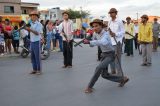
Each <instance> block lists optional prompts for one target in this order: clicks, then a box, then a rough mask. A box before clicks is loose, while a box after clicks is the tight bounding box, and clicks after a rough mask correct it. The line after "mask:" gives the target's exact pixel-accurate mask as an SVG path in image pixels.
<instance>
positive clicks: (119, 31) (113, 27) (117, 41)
mask: <svg viewBox="0 0 160 106" xmlns="http://www.w3.org/2000/svg"><path fill="white" fill-rule="evenodd" d="M117 13H118V11H117V10H116V9H115V8H111V9H110V11H109V14H110V17H111V20H110V21H109V22H108V28H109V29H110V32H111V33H110V35H111V42H112V45H113V46H114V48H115V53H116V54H117V56H118V59H117V58H116V59H115V62H112V63H111V71H112V74H116V69H117V71H118V73H117V74H120V73H121V72H122V68H121V53H122V39H123V37H124V34H125V28H124V24H123V22H122V20H119V19H118V18H117Z"/></svg>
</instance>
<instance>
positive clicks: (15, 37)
mask: <svg viewBox="0 0 160 106" xmlns="http://www.w3.org/2000/svg"><path fill="white" fill-rule="evenodd" d="M12 35H13V40H19V38H20V33H19V31H17V30H14V31H13V34H12Z"/></svg>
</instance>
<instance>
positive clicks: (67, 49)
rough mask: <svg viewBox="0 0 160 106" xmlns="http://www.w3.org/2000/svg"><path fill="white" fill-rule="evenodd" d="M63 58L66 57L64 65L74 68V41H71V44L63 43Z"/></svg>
mask: <svg viewBox="0 0 160 106" xmlns="http://www.w3.org/2000/svg"><path fill="white" fill-rule="evenodd" d="M63 56H64V65H65V66H72V59H73V41H70V42H69V43H68V42H66V41H63Z"/></svg>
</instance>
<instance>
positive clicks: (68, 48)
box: [59, 11, 74, 68]
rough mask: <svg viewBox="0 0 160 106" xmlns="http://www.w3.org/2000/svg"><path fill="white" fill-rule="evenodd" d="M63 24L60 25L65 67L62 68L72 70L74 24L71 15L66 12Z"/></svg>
mask: <svg viewBox="0 0 160 106" xmlns="http://www.w3.org/2000/svg"><path fill="white" fill-rule="evenodd" d="M62 15H63V19H64V20H63V22H62V23H61V24H60V25H59V31H60V32H61V36H62V38H63V56H64V66H63V67H62V68H72V59H73V32H74V29H73V22H72V20H70V19H69V13H68V12H67V11H64V12H63V13H62Z"/></svg>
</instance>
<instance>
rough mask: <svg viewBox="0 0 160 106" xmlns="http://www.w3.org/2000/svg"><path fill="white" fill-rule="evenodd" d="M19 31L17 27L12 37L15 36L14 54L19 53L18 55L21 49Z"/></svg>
mask: <svg viewBox="0 0 160 106" xmlns="http://www.w3.org/2000/svg"><path fill="white" fill-rule="evenodd" d="M17 30H18V26H15V27H14V30H13V34H12V36H13V48H14V52H15V53H17V54H19V51H18V49H19V39H20V33H19V31H17Z"/></svg>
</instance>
